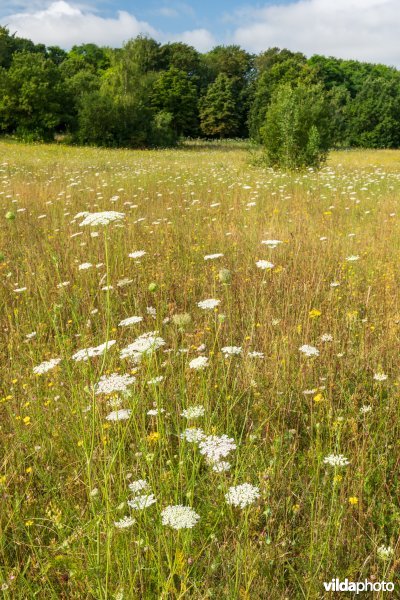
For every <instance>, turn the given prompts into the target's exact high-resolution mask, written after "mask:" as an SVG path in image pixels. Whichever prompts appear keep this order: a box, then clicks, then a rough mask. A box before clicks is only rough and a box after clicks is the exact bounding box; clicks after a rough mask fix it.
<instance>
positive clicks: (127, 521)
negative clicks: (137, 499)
mask: <svg viewBox="0 0 400 600" xmlns="http://www.w3.org/2000/svg"><path fill="white" fill-rule="evenodd" d="M135 522H136V521H135V519H133V518H132V517H128V516H126V517H123V518H122V519H120V520H119V521H114V525H115V527H117V528H118V529H126V528H127V527H131V526H132V525H133V524H134V523H135Z"/></svg>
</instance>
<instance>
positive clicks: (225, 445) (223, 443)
mask: <svg viewBox="0 0 400 600" xmlns="http://www.w3.org/2000/svg"><path fill="white" fill-rule="evenodd" d="M199 448H200V454H203V455H204V456H206V457H207V459H208V460H209V461H210V462H213V463H215V462H219V461H220V460H221V458H225V457H226V456H228V454H229V453H230V452H231V451H232V450H235V449H236V444H235V440H234V439H233V438H230V437H228V436H227V435H225V434H224V435H221V436H218V435H209V436H207V437H206V438H205V439H204V440H202V441H200V443H199Z"/></svg>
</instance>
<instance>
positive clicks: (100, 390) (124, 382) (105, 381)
mask: <svg viewBox="0 0 400 600" xmlns="http://www.w3.org/2000/svg"><path fill="white" fill-rule="evenodd" d="M135 381H136V377H133V376H132V375H128V374H125V375H118V373H113V374H112V375H102V376H101V377H100V380H99V382H98V383H96V385H95V394H112V392H125V391H126V390H127V388H128V386H130V385H132V383H134V382H135Z"/></svg>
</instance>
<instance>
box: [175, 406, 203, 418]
mask: <svg viewBox="0 0 400 600" xmlns="http://www.w3.org/2000/svg"><path fill="white" fill-rule="evenodd" d="M204 412H205V408H204V406H201V405H200V404H199V405H197V406H189V407H188V408H185V410H183V411H182V412H181V417H186V419H198V418H199V417H202V416H203V415H204Z"/></svg>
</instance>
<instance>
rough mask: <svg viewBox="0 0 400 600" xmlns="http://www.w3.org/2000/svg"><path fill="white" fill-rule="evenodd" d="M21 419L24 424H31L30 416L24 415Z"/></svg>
mask: <svg viewBox="0 0 400 600" xmlns="http://www.w3.org/2000/svg"><path fill="white" fill-rule="evenodd" d="M22 420H23V422H24V423H25V425H30V424H31V418H30V417H24V418H23V419H22Z"/></svg>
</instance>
